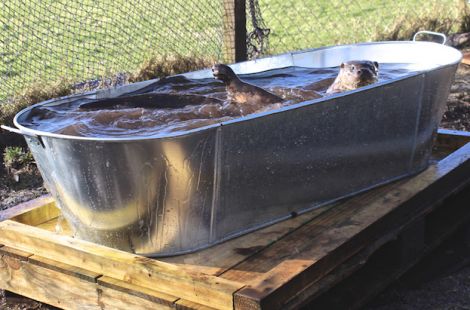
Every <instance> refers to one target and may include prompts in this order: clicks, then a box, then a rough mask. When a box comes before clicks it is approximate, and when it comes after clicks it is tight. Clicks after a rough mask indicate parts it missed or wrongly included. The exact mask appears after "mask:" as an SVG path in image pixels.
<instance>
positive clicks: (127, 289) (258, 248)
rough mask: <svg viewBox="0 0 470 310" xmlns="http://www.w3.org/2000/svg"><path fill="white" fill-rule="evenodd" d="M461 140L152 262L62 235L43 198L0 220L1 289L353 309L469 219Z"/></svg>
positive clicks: (96, 304) (108, 300) (68, 302)
mask: <svg viewBox="0 0 470 310" xmlns="http://www.w3.org/2000/svg"><path fill="white" fill-rule="evenodd" d="M469 141H470V136H469V134H468V133H463V132H451V131H444V130H441V131H440V134H439V136H438V142H437V147H436V150H435V152H434V155H435V158H434V163H433V164H432V165H431V167H429V168H428V169H427V170H426V171H424V172H422V173H420V174H419V175H416V176H414V177H411V178H408V179H405V180H401V181H398V182H395V183H392V184H389V185H386V186H383V187H380V188H377V189H374V190H371V191H368V192H366V193H364V194H361V195H358V196H355V197H353V198H350V199H347V200H345V201H343V202H340V203H336V204H334V205H330V206H326V207H323V208H320V209H317V210H314V211H311V212H309V213H306V214H303V215H300V216H296V217H293V218H291V219H289V220H286V221H283V222H281V223H278V224H275V225H272V226H270V227H267V228H264V229H261V230H258V231H255V232H253V233H250V234H248V235H245V236H242V237H239V238H237V239H233V240H231V241H228V242H225V243H223V244H220V245H217V246H214V247H212V248H209V249H206V250H203V251H200V252H197V253H194V254H188V255H183V256H176V257H172V258H165V259H158V260H156V259H149V258H145V257H141V256H138V255H133V254H129V253H126V252H122V251H118V250H114V249H111V248H107V247H104V246H100V245H96V244H93V243H89V242H85V241H82V240H78V239H75V238H73V237H71V236H70V230H69V229H68V227H67V224H66V223H65V221H64V220H63V219H62V218H61V216H60V211H59V210H58V209H57V208H56V207H55V204H54V201H53V200H52V198H50V197H42V198H39V199H36V200H33V201H31V202H28V203H25V204H22V205H19V206H17V207H14V208H11V209H8V210H7V211H3V212H1V213H0V255H1V259H0V288H3V289H6V290H9V291H12V292H15V293H18V294H20V295H24V296H27V297H30V298H33V299H36V300H38V301H42V302H44V303H47V304H51V305H53V306H56V307H60V308H67V309H83V308H86V309H161V308H176V309H211V308H217V309H232V308H234V309H294V308H299V307H302V306H305V305H309V307H314V306H318V307H321V308H328V309H334V308H338V309H344V308H345V307H347V308H355V307H358V306H360V305H362V304H364V302H366V301H368V300H369V299H370V298H371V297H373V296H374V295H375V294H377V293H378V292H379V291H380V290H381V289H383V288H384V287H385V286H386V285H388V284H389V283H391V282H392V281H393V280H394V279H396V278H397V277H399V276H400V275H401V274H402V273H404V272H405V271H406V270H407V269H409V268H410V267H411V266H413V264H415V263H416V262H417V261H418V260H419V259H420V258H421V257H422V256H423V255H425V254H426V253H428V252H429V251H430V250H432V249H433V248H435V247H436V246H437V245H438V244H439V243H440V242H441V241H442V240H443V239H444V238H445V237H446V236H448V235H449V234H451V233H452V232H453V231H455V230H456V229H457V228H458V227H459V225H461V224H462V223H464V222H465V221H467V220H468V219H469V217H470V207H468V206H467V205H466V204H465V202H466V201H469V199H470V189H469V185H470V144H467V143H468V142H469ZM2 245H3V246H2Z"/></svg>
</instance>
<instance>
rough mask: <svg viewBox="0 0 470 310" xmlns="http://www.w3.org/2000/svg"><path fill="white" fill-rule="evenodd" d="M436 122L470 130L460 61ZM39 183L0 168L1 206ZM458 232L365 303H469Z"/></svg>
mask: <svg viewBox="0 0 470 310" xmlns="http://www.w3.org/2000/svg"><path fill="white" fill-rule="evenodd" d="M441 127H444V128H449V129H456V130H466V131H470V66H467V65H463V64H462V65H460V66H459V69H458V71H457V74H456V77H455V82H454V84H453V85H452V89H451V94H450V96H449V99H448V104H447V111H446V112H445V115H444V117H443V119H442V122H441ZM0 169H1V167H0ZM42 185H43V182H42V179H41V178H40V175H39V173H38V172H37V171H36V172H33V173H32V174H31V175H29V176H26V177H24V178H23V182H20V183H15V182H14V181H13V180H12V179H11V178H10V177H8V176H7V174H6V172H5V171H0V210H2V209H6V208H8V207H11V206H14V205H16V204H18V203H20V202H23V201H27V200H30V199H32V198H35V197H38V196H40V195H42V194H44V193H46V190H45V188H44V187H43V186H42ZM462 234H463V235H465V238H464V239H462V238H461V235H462ZM461 235H458V236H457V237H456V238H453V240H454V241H452V240H451V241H450V242H449V241H448V242H446V243H445V244H444V245H443V246H442V247H441V248H440V249H439V251H438V252H436V253H434V254H432V255H430V258H429V257H428V258H426V259H425V260H423V262H421V263H420V264H418V266H417V267H415V268H414V269H413V270H412V271H410V272H409V273H407V275H405V276H404V277H403V278H402V279H400V280H399V281H398V282H397V283H396V284H394V285H393V286H392V287H390V288H389V289H387V290H386V291H385V292H383V293H382V294H381V295H380V296H378V297H377V298H376V299H375V300H374V301H372V302H371V304H369V306H367V307H366V308H365V309H368V310H392V309H404V310H408V309H470V241H469V240H470V236H469V233H468V231H467V232H465V233H461ZM455 240H461V241H460V243H458V242H457V243H456V241H455ZM462 240H463V241H462ZM0 309H6V310H7V309H14V310H29V309H38V310H46V309H55V308H53V307H50V306H46V305H43V304H41V303H38V302H35V301H32V300H29V299H26V298H20V297H18V296H14V295H9V296H7V297H6V298H5V297H4V295H3V292H2V291H1V290H0Z"/></svg>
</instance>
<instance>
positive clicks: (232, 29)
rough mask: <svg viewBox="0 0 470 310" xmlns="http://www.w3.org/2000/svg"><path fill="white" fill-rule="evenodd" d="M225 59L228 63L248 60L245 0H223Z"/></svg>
mask: <svg viewBox="0 0 470 310" xmlns="http://www.w3.org/2000/svg"><path fill="white" fill-rule="evenodd" d="M223 4H224V16H223V21H224V60H225V62H227V63H233V62H240V61H245V60H247V47H246V5H245V0H223Z"/></svg>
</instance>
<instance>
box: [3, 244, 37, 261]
mask: <svg viewBox="0 0 470 310" xmlns="http://www.w3.org/2000/svg"><path fill="white" fill-rule="evenodd" d="M0 255H7V256H11V257H14V258H16V259H19V260H28V258H29V257H30V256H32V255H33V254H31V253H28V252H25V251H21V250H18V249H15V248H11V247H8V246H0Z"/></svg>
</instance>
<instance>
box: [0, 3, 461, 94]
mask: <svg viewBox="0 0 470 310" xmlns="http://www.w3.org/2000/svg"><path fill="white" fill-rule="evenodd" d="M465 2H466V1H464V0H396V1H379V0H364V1H360V0H350V1H347V0H290V1H288V0H246V1H245V0H198V1H195V0H189V1H183V0H175V1H166V0H101V1H95V0H2V1H1V2H0V101H2V100H4V99H6V98H8V97H11V96H12V95H13V94H14V93H15V92H18V91H20V90H22V89H23V88H25V87H28V85H31V84H32V83H35V82H37V81H51V82H53V81H57V80H59V79H67V80H68V81H73V82H82V81H85V80H88V79H94V78H97V77H103V76H110V75H113V74H117V73H122V72H132V71H133V70H136V68H138V67H139V66H141V64H142V63H143V62H144V61H145V60H146V59H149V58H150V57H152V56H155V55H185V56H189V57H195V58H197V57H201V58H207V59H210V60H213V61H224V60H225V61H228V60H230V59H232V60H233V59H243V55H246V53H248V57H249V58H254V57H261V56H264V55H269V54H276V53H281V52H286V51H291V50H298V49H305V48H311V47H319V46H324V45H332V44H339V43H354V42H359V41H371V40H378V39H387V38H393V35H395V37H400V36H401V37H406V36H407V34H405V33H403V29H405V28H406V29H408V28H410V27H411V26H412V25H411V26H410V25H408V24H409V23H415V24H416V25H417V26H419V27H421V28H430V27H429V25H431V28H434V29H435V30H443V31H446V30H450V29H452V30H455V29H457V28H458V18H459V17H460V15H461V14H462V10H463V9H462V5H465ZM245 10H246V13H247V14H246V15H245V14H243V12H244V11H245ZM245 23H246V27H245ZM433 23H434V24H433ZM433 25H434V27H432V26H433ZM436 25H437V26H439V25H441V28H440V29H439V27H437V26H436ZM241 26H242V27H241ZM443 27H444V28H443ZM446 27H447V28H448V29H447V28H446ZM411 28H412V27H411ZM411 28H410V29H411ZM230 53H232V54H234V55H235V54H237V55H235V56H234V55H232V56H230V55H229V57H227V54H230ZM245 57H246V56H245Z"/></svg>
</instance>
